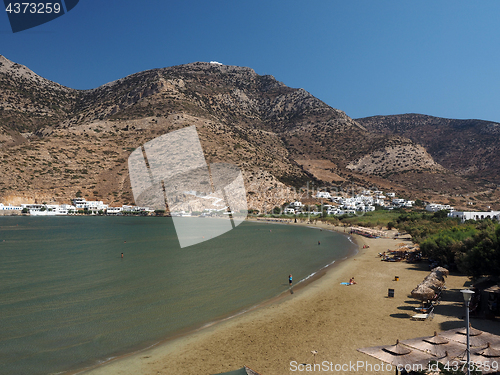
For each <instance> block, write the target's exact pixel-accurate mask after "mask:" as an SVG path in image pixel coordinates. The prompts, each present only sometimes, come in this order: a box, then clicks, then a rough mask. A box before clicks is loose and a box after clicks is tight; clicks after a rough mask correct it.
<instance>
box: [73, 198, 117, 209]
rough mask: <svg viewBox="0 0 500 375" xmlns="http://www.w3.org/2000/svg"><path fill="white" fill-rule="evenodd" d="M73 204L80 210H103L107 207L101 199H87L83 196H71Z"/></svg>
mask: <svg viewBox="0 0 500 375" xmlns="http://www.w3.org/2000/svg"><path fill="white" fill-rule="evenodd" d="M71 202H72V203H73V205H74V206H75V207H76V208H77V209H80V210H82V209H83V210H88V211H93V212H97V211H105V210H106V209H107V208H108V205H107V204H104V203H103V202H102V201H87V200H86V199H85V198H73V199H72V200H71Z"/></svg>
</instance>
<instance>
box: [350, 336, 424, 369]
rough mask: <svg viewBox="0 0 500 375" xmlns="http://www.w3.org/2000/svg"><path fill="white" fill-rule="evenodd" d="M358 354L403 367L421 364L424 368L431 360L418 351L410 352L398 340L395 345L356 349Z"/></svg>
mask: <svg viewBox="0 0 500 375" xmlns="http://www.w3.org/2000/svg"><path fill="white" fill-rule="evenodd" d="M358 351H359V352H361V353H365V354H368V355H370V356H372V357H374V358H377V359H379V360H381V361H382V362H385V363H389V364H391V365H393V366H403V367H404V366H405V365H411V364H421V365H423V366H424V367H425V366H426V365H427V364H428V363H429V361H431V360H432V358H433V357H432V356H431V355H429V354H426V353H424V352H421V351H419V350H412V349H410V348H409V347H407V346H405V345H403V344H400V343H399V340H397V341H396V345H390V346H387V345H384V346H374V347H371V348H361V349H358Z"/></svg>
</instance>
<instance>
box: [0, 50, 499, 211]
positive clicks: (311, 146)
mask: <svg viewBox="0 0 500 375" xmlns="http://www.w3.org/2000/svg"><path fill="white" fill-rule="evenodd" d="M0 63H1V65H0V161H1V162H0V174H1V176H2V178H1V179H0V201H1V202H6V203H9V202H12V203H16V202H19V201H21V200H23V201H35V200H37V201H40V202H41V201H46V202H51V201H56V202H67V201H68V199H69V198H70V197H73V196H75V195H82V196H84V197H87V199H99V200H104V201H105V202H106V203H109V204H124V203H133V197H132V193H131V187H130V179H129V177H128V164H127V159H128V156H129V155H130V153H131V152H132V151H133V150H134V149H136V148H137V147H139V146H141V145H143V144H144V143H146V142H147V141H149V140H151V139H153V138H156V137H158V136H160V135H162V134H165V133H168V132H170V131H172V130H176V129H180V128H183V127H185V126H188V125H196V128H197V131H198V133H199V136H200V141H201V143H202V146H203V150H204V153H205V157H206V159H207V162H209V163H212V162H222V161H223V162H228V163H234V164H236V165H238V166H239V167H240V168H241V169H242V170H243V171H244V179H245V184H246V189H247V196H248V201H249V205H250V208H253V209H258V210H262V209H270V208H272V207H273V206H275V205H277V204H281V203H283V202H285V201H290V200H291V199H294V198H296V197H297V196H298V193H297V191H296V190H295V188H298V187H301V186H306V185H307V183H308V182H310V183H314V184H315V186H321V185H322V186H331V187H332V188H334V189H338V188H342V187H345V186H347V185H349V184H356V185H358V186H365V187H370V186H380V187H381V188H384V189H391V190H395V191H396V192H398V193H400V194H406V195H407V196H415V195H420V196H421V197H422V198H427V197H430V196H432V195H436V194H441V195H443V194H444V195H447V196H451V194H454V195H456V194H457V193H458V194H463V193H464V192H466V191H467V192H473V191H474V192H475V191H483V190H485V188H484V187H483V186H482V185H484V183H483V181H482V180H479V179H476V180H474V179H469V178H468V175H467V173H465V172H464V173H462V172H460V171H458V170H454V169H452V168H451V167H450V166H447V164H446V163H445V161H446V160H448V159H446V158H439V157H435V156H434V154H433V151H432V149H430V148H429V146H428V145H427V144H425V143H423V142H422V141H421V140H419V139H414V138H412V136H411V134H406V135H405V134H399V133H398V132H396V131H392V130H385V127H384V126H385V125H382V124H383V123H382V122H380V123H379V124H380V125H379V128H378V129H377V128H376V127H375V125H373V126H372V124H374V123H375V122H370V121H368V120H367V119H361V120H356V121H355V120H353V119H351V118H350V117H348V116H347V115H346V114H345V113H344V112H342V111H340V110H337V109H334V108H331V107H330V106H328V105H326V104H325V103H323V102H322V101H321V100H319V99H317V98H315V97H314V96H313V95H311V94H310V93H308V92H307V91H305V90H303V89H294V88H290V87H287V86H286V85H284V84H283V83H281V82H278V81H277V80H276V79H274V77H272V76H261V75H258V74H256V73H255V72H254V71H253V70H252V69H250V68H243V67H235V66H226V65H221V64H213V63H201V62H198V63H192V64H187V65H181V66H175V67H170V68H163V69H154V70H149V71H145V72H140V73H136V74H132V75H130V76H128V77H125V78H122V79H119V80H117V81H114V82H111V83H108V84H105V85H103V86H100V87H98V88H96V89H93V90H84V91H81V90H74V89H69V88H66V87H63V86H61V85H58V84H57V83H54V82H51V81H48V80H46V79H44V78H41V77H39V76H37V75H36V74H35V73H33V72H32V71H30V70H29V69H28V68H26V67H23V66H21V65H19V64H15V63H12V62H11V61H9V60H7V59H6V58H4V57H1V56H0ZM386 127H387V129H389V127H388V126H386ZM430 138H431V137H429V139H430ZM476 138H477V137H476ZM476 138H475V139H476ZM485 155H486V153H485ZM475 160H476V161H477V162H478V163H480V161H481V160H484V158H483V157H482V156H481V155H480V154H479V153H478V156H477V158H476V159H475ZM471 165H472V164H471ZM478 168H479V167H478ZM496 176H497V177H498V174H497V175H496ZM442 179H445V180H450V181H451V180H453V181H455V182H454V183H455V185H454V187H456V186H457V185H458V186H460V188H459V190H455V189H454V188H451V189H449V188H448V187H446V188H445V189H443V188H442V187H441V186H434V185H435V183H434V182H435V181H440V180H442ZM419 180H421V181H422V183H420V182H419ZM491 181H493V179H491ZM430 182H432V183H430ZM426 183H429V184H428V185H426ZM433 184H434V185H433ZM481 184H482V185H481Z"/></svg>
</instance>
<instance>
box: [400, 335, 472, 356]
mask: <svg viewBox="0 0 500 375" xmlns="http://www.w3.org/2000/svg"><path fill="white" fill-rule="evenodd" d="M402 343H403V344H405V345H407V346H409V347H411V348H415V349H418V350H421V351H423V352H425V353H428V354H431V355H433V356H436V357H438V358H439V357H445V356H450V357H456V356H457V355H460V354H462V353H463V352H464V351H465V349H466V348H465V345H463V344H460V343H458V342H456V341H450V340H449V339H447V338H445V337H443V336H441V335H438V334H437V332H434V336H426V337H417V338H415V339H409V340H405V341H402Z"/></svg>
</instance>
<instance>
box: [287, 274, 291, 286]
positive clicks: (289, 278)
mask: <svg viewBox="0 0 500 375" xmlns="http://www.w3.org/2000/svg"><path fill="white" fill-rule="evenodd" d="M288 285H290V286H292V274H290V275H288Z"/></svg>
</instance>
